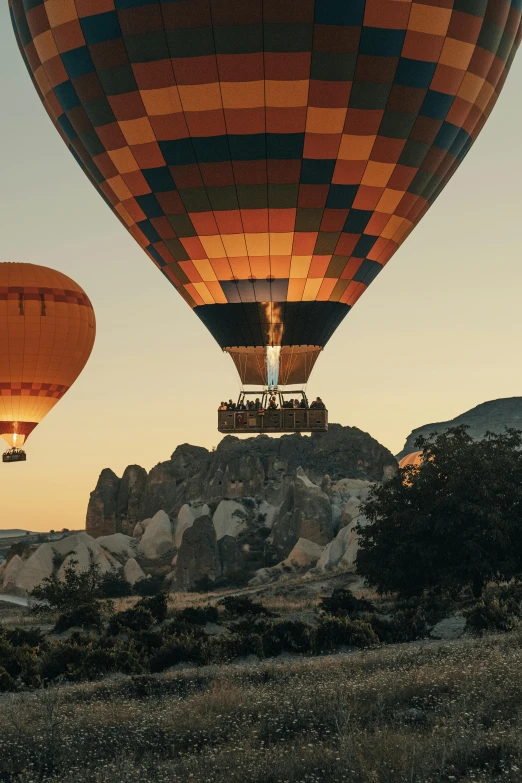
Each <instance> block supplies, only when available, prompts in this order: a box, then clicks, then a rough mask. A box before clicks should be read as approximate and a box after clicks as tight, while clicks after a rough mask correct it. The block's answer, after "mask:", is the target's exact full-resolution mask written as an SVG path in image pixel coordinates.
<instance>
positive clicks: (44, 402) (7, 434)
mask: <svg viewBox="0 0 522 783" xmlns="http://www.w3.org/2000/svg"><path fill="white" fill-rule="evenodd" d="M94 337H95V319H94V311H93V309H92V305H91V303H90V301H89V299H88V297H87V295H86V294H85V292H84V291H83V290H82V289H81V288H80V286H79V285H77V284H76V283H75V282H74V281H73V280H71V279H70V278H69V277H67V276H66V275H63V274H61V273H60V272H55V271H54V270H52V269H48V268H47V267H43V266H36V265H34V264H21V263H13V264H9V263H3V264H0V435H1V436H2V437H3V438H4V440H5V441H7V443H8V444H9V446H11V447H12V446H22V445H23V443H24V441H25V440H26V439H27V438H28V437H29V435H30V434H31V432H32V431H33V429H34V428H35V427H36V425H37V424H38V423H39V422H40V421H41V420H42V419H43V417H44V416H45V415H46V414H47V413H48V412H49V411H50V410H51V408H53V407H54V406H55V405H56V403H57V402H58V400H60V399H61V398H62V397H63V395H64V394H65V393H66V392H67V391H68V389H69V388H70V387H71V386H72V384H73V383H74V381H75V380H76V378H77V377H78V375H79V374H80V372H81V371H82V369H83V367H84V365H85V363H86V361H87V359H88V358H89V355H90V353H91V350H92V346H93V343H94Z"/></svg>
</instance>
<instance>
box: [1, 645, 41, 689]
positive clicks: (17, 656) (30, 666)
mask: <svg viewBox="0 0 522 783" xmlns="http://www.w3.org/2000/svg"><path fill="white" fill-rule="evenodd" d="M38 675H39V673H38V659H37V648H36V647H30V646H29V645H28V644H24V645H20V646H17V647H15V646H14V645H13V644H11V642H9V641H8V640H7V638H6V636H5V635H4V634H3V633H1V632H0V692H2V691H4V692H5V691H13V690H18V689H19V688H20V687H22V686H25V687H29V688H32V687H36V686H37V685H38V682H39V676H38Z"/></svg>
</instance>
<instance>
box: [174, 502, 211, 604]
mask: <svg viewBox="0 0 522 783" xmlns="http://www.w3.org/2000/svg"><path fill="white" fill-rule="evenodd" d="M220 575H221V566H220V562H219V552H218V546H217V539H216V531H215V529H214V524H213V522H212V517H210V516H208V515H206V516H202V517H198V519H196V520H195V521H194V524H193V525H192V526H191V527H189V528H188V529H187V530H186V531H185V533H184V535H183V540H182V542H181V546H180V548H179V552H178V555H177V558H176V564H175V569H174V572H173V575H172V583H173V585H174V586H175V587H176V588H177V589H178V590H187V589H189V588H191V587H193V586H194V585H195V584H196V583H197V582H198V581H199V580H200V579H203V578H205V577H206V578H208V579H210V581H212V582H213V581H215V580H216V579H217V578H218V577H219V576H220Z"/></svg>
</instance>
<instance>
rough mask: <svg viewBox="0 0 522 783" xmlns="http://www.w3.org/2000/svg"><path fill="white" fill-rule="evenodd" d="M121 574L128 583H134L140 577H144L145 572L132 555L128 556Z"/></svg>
mask: <svg viewBox="0 0 522 783" xmlns="http://www.w3.org/2000/svg"><path fill="white" fill-rule="evenodd" d="M123 576H124V577H125V579H126V580H127V582H128V583H129V584H130V585H135V584H136V582H139V581H140V579H145V573H144V571H143V569H142V567H141V566H140V564H139V563H138V561H137V560H135V559H134V558H133V557H130V558H129V559H128V560H127V562H126V563H125V565H124V567H123Z"/></svg>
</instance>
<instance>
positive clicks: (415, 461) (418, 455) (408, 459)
mask: <svg viewBox="0 0 522 783" xmlns="http://www.w3.org/2000/svg"><path fill="white" fill-rule="evenodd" d="M423 454H424V452H423V451H412V452H411V454H406V456H405V457H403V458H402V459H401V460H400V462H399V467H400V468H407V467H409V466H410V465H411V466H412V467H418V466H419V465H422V456H423Z"/></svg>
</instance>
